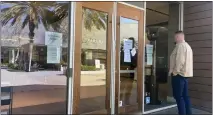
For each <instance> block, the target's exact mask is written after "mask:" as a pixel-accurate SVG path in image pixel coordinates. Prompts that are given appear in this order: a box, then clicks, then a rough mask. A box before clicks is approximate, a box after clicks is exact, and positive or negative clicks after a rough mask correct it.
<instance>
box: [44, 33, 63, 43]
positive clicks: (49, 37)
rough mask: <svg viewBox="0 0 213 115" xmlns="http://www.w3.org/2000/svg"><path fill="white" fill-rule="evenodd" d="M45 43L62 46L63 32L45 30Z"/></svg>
mask: <svg viewBox="0 0 213 115" xmlns="http://www.w3.org/2000/svg"><path fill="white" fill-rule="evenodd" d="M45 45H47V46H62V33H57V32H48V31H47V32H45Z"/></svg>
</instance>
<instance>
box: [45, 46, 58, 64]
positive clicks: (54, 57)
mask: <svg viewBox="0 0 213 115" xmlns="http://www.w3.org/2000/svg"><path fill="white" fill-rule="evenodd" d="M60 54H61V49H60V47H54V46H47V63H52V64H56V63H60V57H61V56H60Z"/></svg>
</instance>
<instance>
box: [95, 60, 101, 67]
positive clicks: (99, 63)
mask: <svg viewBox="0 0 213 115" xmlns="http://www.w3.org/2000/svg"><path fill="white" fill-rule="evenodd" d="M95 67H96V68H101V62H100V60H98V59H96V60H95Z"/></svg>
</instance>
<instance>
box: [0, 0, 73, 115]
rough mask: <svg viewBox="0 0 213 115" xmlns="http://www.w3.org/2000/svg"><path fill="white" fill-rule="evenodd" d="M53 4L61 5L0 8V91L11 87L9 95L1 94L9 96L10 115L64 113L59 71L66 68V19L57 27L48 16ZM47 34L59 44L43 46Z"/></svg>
mask: <svg viewBox="0 0 213 115" xmlns="http://www.w3.org/2000/svg"><path fill="white" fill-rule="evenodd" d="M53 4H54V5H55V4H58V6H61V5H62V4H60V3H57V2H37V1H36V2H13V3H4V2H3V3H2V4H1V8H2V9H3V10H2V14H1V22H3V27H2V31H1V49H2V50H1V56H2V57H1V63H2V66H1V89H5V88H6V87H13V92H8V90H7V91H5V92H4V93H5V95H8V93H13V98H12V100H11V102H13V105H12V112H13V113H12V114H35V113H36V114H65V112H66V76H65V74H64V72H63V70H65V68H66V65H67V58H66V57H67V55H68V54H67V44H66V43H67V40H68V37H67V32H68V25H69V24H68V20H67V18H66V16H67V15H66V16H65V17H64V18H63V19H61V23H60V24H57V21H59V20H60V18H59V17H55V15H52V14H54V12H55V10H52V9H53V7H52V8H50V9H49V7H51V6H52V5H53ZM63 5H66V2H64V3H63ZM32 9H33V10H32ZM59 10H61V9H59ZM67 10H68V9H65V10H64V11H67ZM59 12H60V11H59ZM32 14H33V15H32ZM47 22H48V23H47ZM55 25H57V29H56V28H55ZM48 31H51V32H53V33H52V35H54V36H55V35H60V36H57V37H55V38H56V39H57V40H59V41H61V42H62V44H59V45H51V46H50V45H48V44H45V39H47V37H46V36H45V34H46V33H47V32H48ZM50 47H51V48H50ZM50 49H57V50H50ZM56 51H57V52H56ZM49 59H50V60H49ZM29 70H30V71H29ZM5 104H6V103H5ZM8 104H10V103H8ZM9 109H10V108H9ZM1 110H2V111H7V110H8V108H7V107H6V108H4V109H2V106H1Z"/></svg>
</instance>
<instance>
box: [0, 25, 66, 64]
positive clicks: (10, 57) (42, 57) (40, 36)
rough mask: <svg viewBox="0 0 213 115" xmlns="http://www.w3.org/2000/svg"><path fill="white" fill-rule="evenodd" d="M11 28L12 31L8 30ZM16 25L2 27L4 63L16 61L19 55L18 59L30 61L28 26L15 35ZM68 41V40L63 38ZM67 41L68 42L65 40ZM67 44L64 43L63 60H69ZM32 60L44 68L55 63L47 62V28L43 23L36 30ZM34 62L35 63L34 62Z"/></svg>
mask: <svg viewBox="0 0 213 115" xmlns="http://www.w3.org/2000/svg"><path fill="white" fill-rule="evenodd" d="M8 28H10V30H11V31H8ZM15 29H16V28H15V27H14V28H12V27H7V26H4V27H3V28H2V33H3V34H2V36H1V37H2V38H1V40H2V43H1V45H2V49H3V50H1V54H2V55H1V56H2V62H4V63H14V61H15V58H16V57H18V59H17V61H21V62H22V63H28V60H29V59H28V55H29V37H28V33H29V30H28V28H27V27H26V28H24V29H23V30H22V31H21V32H20V33H19V34H20V35H18V34H17V35H14V33H13V31H15ZM63 41H66V40H63ZM64 43H66V42H64ZM66 46H67V44H63V48H62V53H61V55H62V56H61V58H62V59H63V61H66V60H67V51H66V50H67V48H66ZM32 62H37V63H39V64H40V65H41V66H45V67H44V68H49V67H50V66H54V65H55V64H47V49H46V46H45V29H44V27H43V26H42V25H39V29H36V30H35V36H34V42H33V52H32ZM32 64H33V63H32Z"/></svg>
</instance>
